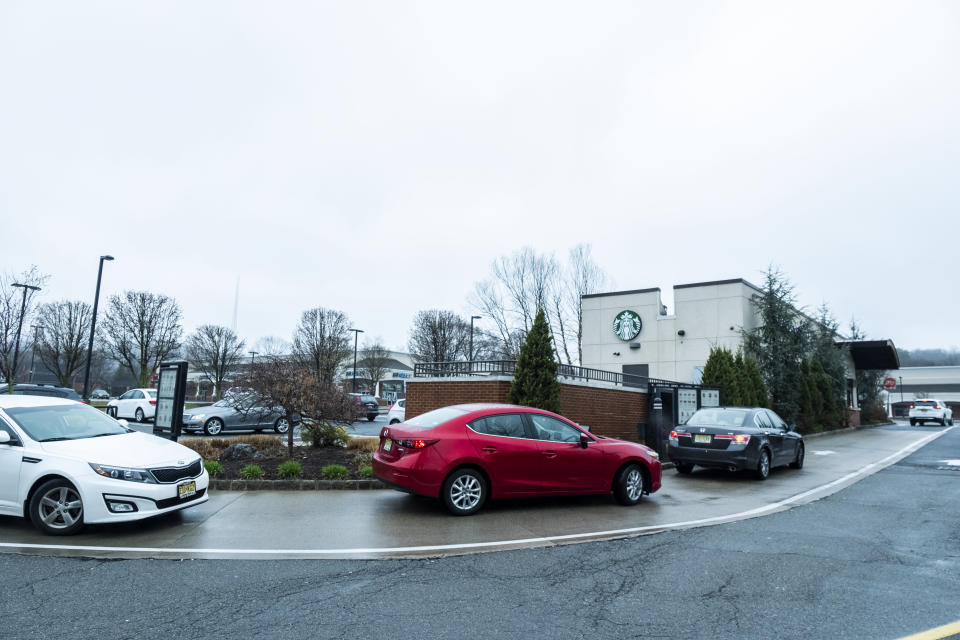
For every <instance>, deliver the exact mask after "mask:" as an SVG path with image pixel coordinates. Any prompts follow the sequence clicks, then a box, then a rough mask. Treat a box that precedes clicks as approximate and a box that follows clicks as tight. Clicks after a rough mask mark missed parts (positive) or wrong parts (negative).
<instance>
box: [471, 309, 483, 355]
mask: <svg viewBox="0 0 960 640" xmlns="http://www.w3.org/2000/svg"><path fill="white" fill-rule="evenodd" d="M482 317H483V316H470V362H473V321H474V320H479V319H480V318H482Z"/></svg>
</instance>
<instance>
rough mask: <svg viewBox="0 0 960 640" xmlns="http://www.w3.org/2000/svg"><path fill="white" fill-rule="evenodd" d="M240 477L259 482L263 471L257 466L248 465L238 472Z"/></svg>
mask: <svg viewBox="0 0 960 640" xmlns="http://www.w3.org/2000/svg"><path fill="white" fill-rule="evenodd" d="M240 475H241V476H243V477H244V478H245V479H247V480H259V479H260V478H262V477H263V469H261V468H260V465H258V464H248V465H247V466H245V467H244V468H243V470H241V471H240Z"/></svg>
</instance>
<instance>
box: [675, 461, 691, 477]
mask: <svg viewBox="0 0 960 640" xmlns="http://www.w3.org/2000/svg"><path fill="white" fill-rule="evenodd" d="M676 468H677V473H682V474H683V475H688V474H690V473H693V465H692V464H688V463H686V462H677V463H676Z"/></svg>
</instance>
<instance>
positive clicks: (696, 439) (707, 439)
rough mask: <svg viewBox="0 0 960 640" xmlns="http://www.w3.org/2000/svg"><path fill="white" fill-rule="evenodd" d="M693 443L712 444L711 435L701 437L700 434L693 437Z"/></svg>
mask: <svg viewBox="0 0 960 640" xmlns="http://www.w3.org/2000/svg"><path fill="white" fill-rule="evenodd" d="M693 441H694V442H696V443H697V444H710V434H707V435H701V434H699V433H698V434H696V435H695V436H693Z"/></svg>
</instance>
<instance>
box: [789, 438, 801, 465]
mask: <svg viewBox="0 0 960 640" xmlns="http://www.w3.org/2000/svg"><path fill="white" fill-rule="evenodd" d="M803 454H804V451H803V443H802V442H801V443H800V444H799V445H797V458H796V460H794V461H793V462H791V463H790V467H791V468H793V469H803Z"/></svg>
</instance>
